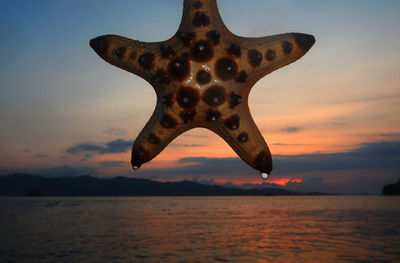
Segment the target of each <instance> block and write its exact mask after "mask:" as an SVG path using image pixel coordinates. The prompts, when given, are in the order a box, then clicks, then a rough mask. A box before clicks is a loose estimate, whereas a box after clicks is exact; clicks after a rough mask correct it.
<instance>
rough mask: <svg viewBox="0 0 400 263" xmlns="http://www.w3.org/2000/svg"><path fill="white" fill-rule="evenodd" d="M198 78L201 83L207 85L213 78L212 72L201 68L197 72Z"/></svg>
mask: <svg viewBox="0 0 400 263" xmlns="http://www.w3.org/2000/svg"><path fill="white" fill-rule="evenodd" d="M196 80H197V82H198V83H199V84H202V85H205V84H207V83H208V82H210V80H211V74H210V73H208V72H207V71H204V70H200V71H199V72H197V74H196Z"/></svg>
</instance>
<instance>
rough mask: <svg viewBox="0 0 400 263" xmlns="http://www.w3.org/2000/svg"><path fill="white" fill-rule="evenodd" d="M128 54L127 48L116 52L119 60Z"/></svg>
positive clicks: (121, 48)
mask: <svg viewBox="0 0 400 263" xmlns="http://www.w3.org/2000/svg"><path fill="white" fill-rule="evenodd" d="M125 54H126V47H119V48H117V49H116V50H115V55H116V56H117V57H119V58H123V57H124V56H125Z"/></svg>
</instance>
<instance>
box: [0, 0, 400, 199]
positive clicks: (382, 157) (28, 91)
mask: <svg viewBox="0 0 400 263" xmlns="http://www.w3.org/2000/svg"><path fill="white" fill-rule="evenodd" d="M217 2H218V6H219V11H220V13H221V16H222V19H223V20H224V22H225V24H226V26H227V27H228V28H229V29H230V30H231V31H232V32H233V33H235V34H237V35H241V36H248V37H256V36H266V35H274V34H280V33H286V32H301V33H307V34H312V35H314V36H315V38H316V43H315V45H314V46H313V47H312V49H311V50H310V51H309V52H308V53H307V54H306V55H305V56H304V57H303V58H301V59H300V60H298V61H296V62H295V63H293V64H290V65H289V66H286V67H284V68H281V69H279V70H277V71H275V72H273V73H271V74H270V75H267V76H266V77H264V78H263V79H261V80H260V81H259V82H258V83H257V84H256V85H255V86H254V87H253V89H252V91H251V93H250V98H249V106H250V110H251V113H252V116H253V118H254V120H255V121H256V123H257V125H258V127H259V129H260V131H261V133H262V134H263V136H264V138H265V139H266V141H267V143H268V145H269V147H270V150H271V152H272V154H273V158H274V159H273V160H274V171H273V172H272V174H271V178H270V179H269V180H268V181H266V182H264V181H263V180H262V179H261V177H260V175H259V172H258V171H256V170H254V169H252V168H250V167H249V166H247V165H246V164H245V163H244V162H243V161H242V160H240V159H239V158H238V157H237V155H236V153H235V152H234V151H233V150H232V149H231V148H230V147H229V146H228V144H227V143H226V142H225V141H223V140H222V139H221V138H220V137H218V136H217V135H216V134H214V133H212V132H211V131H208V130H205V129H193V130H191V131H189V132H186V133H185V134H183V135H181V136H180V137H178V138H177V139H175V140H174V141H173V142H172V143H171V144H170V145H169V146H168V147H167V148H166V149H165V150H164V151H163V152H162V153H161V154H160V155H159V156H158V157H156V158H155V159H153V160H152V161H151V162H149V163H146V164H144V165H143V166H142V167H141V169H140V170H139V171H136V172H134V171H133V170H132V169H131V165H130V154H131V153H130V151H131V146H132V143H133V141H134V139H135V138H136V136H137V135H138V134H139V132H140V131H141V129H142V128H143V127H144V125H145V124H146V122H147V120H148V119H149V117H150V116H151V114H152V112H153V110H154V108H155V102H156V96H155V92H154V90H153V88H152V87H151V86H150V84H148V83H147V82H146V81H144V80H143V79H141V78H139V77H137V76H135V75H133V74H131V73H129V72H126V71H124V70H121V69H119V68H116V67H114V66H111V65H110V64H108V63H106V62H105V61H103V60H102V59H101V58H100V57H98V55H97V54H95V52H94V51H93V50H92V49H91V48H90V47H89V40H90V39H92V38H94V37H96V36H99V35H104V34H117V35H122V36H125V37H128V38H132V39H136V40H141V41H161V40H166V39H168V38H170V37H171V36H172V35H173V34H175V32H176V30H177V28H178V25H179V23H180V18H181V13H182V1H181V0H135V1H106V0H104V1H81V0H69V1H53V0H42V1H20V0H5V1H2V2H1V4H0V7H1V16H0V36H1V43H2V45H1V46H2V48H1V49H0V56H1V59H0V66H1V71H0V126H1V128H0V174H9V173H14V172H28V173H32V174H38V175H45V176H76V175H81V174H91V175H93V176H98V177H114V176H132V177H140V178H148V179H154V180H160V181H171V180H174V181H176V180H193V181H198V182H204V183H209V184H215V183H216V184H224V185H227V186H230V185H232V184H236V185H243V186H244V187H249V184H253V185H257V186H277V185H278V186H280V187H285V188H287V189H295V190H302V191H326V192H338V193H380V191H381V187H382V186H383V185H384V184H387V183H394V182H396V181H397V180H398V179H399V178H400V48H399V47H400V35H399V34H398V31H399V28H400V1H397V0H393V1H389V0H386V1H375V0H374V1H369V0H363V1H361V0H357V1H356V0H355V1H339V0H335V1H318V0H311V1H289V0H287V1H281V0H275V1H265V0H248V1H240V0H218V1H217Z"/></svg>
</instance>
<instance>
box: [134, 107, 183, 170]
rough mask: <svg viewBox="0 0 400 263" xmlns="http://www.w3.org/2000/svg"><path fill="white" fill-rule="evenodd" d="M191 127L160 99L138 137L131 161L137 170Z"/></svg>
mask: <svg viewBox="0 0 400 263" xmlns="http://www.w3.org/2000/svg"><path fill="white" fill-rule="evenodd" d="M188 129H189V126H188V125H185V124H184V123H182V122H181V121H180V120H179V119H178V117H177V116H176V114H174V112H173V111H172V110H171V108H166V107H165V106H164V104H163V102H162V101H161V100H160V101H158V102H157V106H156V109H155V110H154V112H153V115H152V116H151V118H150V120H149V121H148V122H147V124H146V125H145V127H144V128H143V130H142V131H141V132H140V133H139V135H138V137H137V138H136V140H135V142H134V145H133V148H132V157H131V163H132V168H133V169H134V170H137V169H139V168H140V166H141V165H142V164H144V163H146V162H148V161H150V160H152V159H153V158H154V157H156V156H157V155H158V154H159V153H160V152H161V151H162V150H163V149H164V148H165V147H166V146H167V145H168V144H169V143H170V142H171V141H172V140H173V139H175V138H176V137H177V136H179V135H180V134H182V133H183V132H185V131H187V130H188Z"/></svg>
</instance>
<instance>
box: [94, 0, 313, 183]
mask: <svg viewBox="0 0 400 263" xmlns="http://www.w3.org/2000/svg"><path fill="white" fill-rule="evenodd" d="M314 42H315V38H314V36H312V35H307V34H302V33H286V34H279V35H273V36H267V37H251V38H249V37H240V36H237V35H234V34H233V33H231V32H230V31H229V30H228V29H227V27H226V26H225V25H224V23H223V21H222V19H221V17H220V15H219V12H218V7H217V2H216V0H200V1H199V0H184V3H183V15H182V20H181V23H180V26H179V29H178V31H177V32H176V34H175V35H174V36H172V37H171V38H170V39H168V40H165V41H162V42H140V41H136V40H132V39H129V38H125V37H121V36H117V35H103V36H99V37H96V38H94V39H92V40H90V46H91V47H92V48H93V49H94V50H95V52H96V53H97V54H98V55H99V56H100V57H101V58H103V59H104V60H105V61H107V62H109V63H110V64H112V65H114V66H117V67H119V68H122V69H124V70H127V71H129V72H131V73H133V74H136V75H138V76H140V77H142V78H143V79H145V80H146V81H148V82H149V83H150V84H151V85H152V86H153V87H154V89H155V92H156V95H157V104H156V108H155V110H154V112H153V115H152V116H151V118H150V120H149V121H148V122H147V124H146V125H145V127H144V128H143V130H142V131H141V132H140V134H139V136H138V137H137V139H136V140H135V142H134V145H133V148H132V159H131V163H132V168H133V169H134V170H137V169H139V167H140V166H141V165H142V164H143V163H145V162H148V161H150V160H152V159H153V158H154V157H156V156H157V155H158V154H159V153H160V152H161V151H162V150H163V149H164V148H165V147H166V146H167V145H168V144H169V143H170V142H171V141H172V140H173V139H174V138H176V137H177V136H178V135H180V134H182V133H183V132H185V131H187V130H190V129H192V128H195V127H203V128H207V129H209V130H211V131H213V132H215V133H216V134H218V135H219V136H221V137H222V138H223V139H224V140H225V141H226V142H227V143H228V144H229V145H230V146H231V147H232V148H233V150H234V151H235V152H236V153H237V154H238V155H239V157H240V158H241V159H242V160H243V161H245V162H246V163H247V164H248V165H250V166H251V167H253V168H255V169H256V170H258V171H260V172H261V175H262V176H263V178H264V179H265V178H267V177H268V175H269V174H270V172H271V171H272V157H271V153H270V150H269V148H268V145H267V143H266V142H265V140H264V138H263V136H262V135H261V133H260V131H259V130H258V128H257V126H256V124H255V123H254V120H253V119H252V117H251V114H250V110H249V106H248V97H249V92H250V90H251V88H252V86H253V85H254V84H255V83H256V82H257V81H258V80H259V79H261V78H262V77H264V76H265V75H267V74H269V73H271V72H272V71H274V70H276V69H278V68H280V67H283V66H285V65H287V64H289V63H292V62H294V61H296V60H297V59H299V58H300V57H302V56H303V55H304V54H305V53H306V52H307V51H308V50H309V49H310V48H311V47H312V46H313V44H314Z"/></svg>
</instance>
